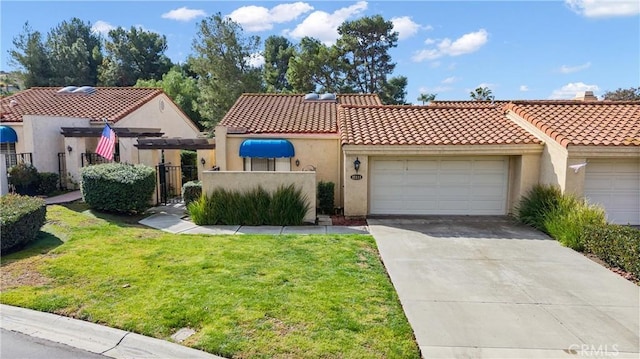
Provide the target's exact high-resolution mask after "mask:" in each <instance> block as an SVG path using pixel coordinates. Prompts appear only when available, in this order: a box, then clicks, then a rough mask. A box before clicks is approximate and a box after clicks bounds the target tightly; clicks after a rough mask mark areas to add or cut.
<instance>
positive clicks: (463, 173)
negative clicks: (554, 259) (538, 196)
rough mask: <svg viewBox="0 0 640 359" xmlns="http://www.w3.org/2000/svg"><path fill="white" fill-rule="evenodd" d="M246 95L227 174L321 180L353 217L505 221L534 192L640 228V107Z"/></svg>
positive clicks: (225, 154) (228, 147) (587, 101)
mask: <svg viewBox="0 0 640 359" xmlns="http://www.w3.org/2000/svg"><path fill="white" fill-rule="evenodd" d="M593 98H594V97H593V96H589V94H587V96H584V97H583V98H582V99H576V100H567V101H500V102H495V103H490V102H489V103H487V102H471V101H435V102H434V103H432V104H430V105H429V106H384V105H382V104H381V102H380V100H379V98H378V97H377V96H376V95H358V94H348V95H337V96H336V95H332V94H321V95H318V94H306V95H294V94H244V95H242V96H241V97H240V98H239V99H238V100H237V102H236V103H235V105H234V106H233V107H232V108H231V109H230V110H229V112H228V113H227V114H226V116H225V117H224V118H223V120H222V121H221V122H220V124H219V125H218V126H217V127H216V129H215V137H216V138H215V141H216V164H217V166H218V167H219V168H220V170H221V171H261V172H262V171H307V170H312V171H315V173H316V175H317V177H316V179H317V181H331V182H334V183H335V184H336V187H335V188H336V190H335V200H336V204H337V205H338V206H339V207H341V208H342V209H343V211H344V214H345V215H347V216H369V215H392V214H402V215H505V214H509V213H512V212H513V211H514V209H515V206H516V205H517V203H518V201H519V199H520V198H521V197H522V196H523V195H524V194H526V193H527V191H528V190H529V189H530V188H531V187H532V186H533V185H535V184H538V183H542V184H553V185H557V186H559V187H560V188H561V189H562V190H563V191H565V192H569V193H574V194H576V195H580V196H585V197H586V198H587V199H588V200H590V201H591V202H594V203H599V204H601V205H602V206H603V207H604V208H605V210H606V211H607V215H608V218H609V220H610V221H611V222H615V223H623V224H627V223H630V224H636V225H637V224H640V102H608V101H592V100H593Z"/></svg>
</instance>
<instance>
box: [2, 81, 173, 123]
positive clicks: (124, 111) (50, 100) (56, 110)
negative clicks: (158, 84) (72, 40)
mask: <svg viewBox="0 0 640 359" xmlns="http://www.w3.org/2000/svg"><path fill="white" fill-rule="evenodd" d="M60 89H61V87H32V88H30V89H28V90H25V91H22V92H19V93H17V94H14V95H11V96H8V97H5V98H3V99H2V100H1V101H2V102H1V103H0V105H1V112H0V119H1V120H2V122H22V116H23V115H42V116H59V117H80V118H90V119H92V120H102V119H105V118H106V119H107V120H109V121H112V122H117V121H118V120H120V119H121V118H123V117H125V116H126V115H128V114H129V113H131V112H133V111H135V110H136V109H138V108H139V107H140V106H142V105H143V104H145V103H147V102H148V101H149V100H151V99H152V98H154V97H156V96H158V95H160V94H161V93H162V90H160V89H154V88H135V87H96V88H95V89H96V90H97V91H96V92H95V93H93V94H90V95H85V94H59V93H57V91H58V90H60Z"/></svg>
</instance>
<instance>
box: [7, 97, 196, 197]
mask: <svg viewBox="0 0 640 359" xmlns="http://www.w3.org/2000/svg"><path fill="white" fill-rule="evenodd" d="M3 125H5V126H9V127H11V128H13V129H14V130H15V131H16V134H17V136H18V142H16V153H31V154H32V162H33V165H34V166H35V167H36V168H37V169H38V171H39V172H54V173H58V172H59V170H60V167H59V162H58V161H59V160H58V154H64V161H65V165H66V173H65V175H66V177H67V186H68V187H69V188H77V187H78V184H79V180H80V169H81V168H82V166H83V162H82V154H84V153H93V152H95V149H96V147H97V144H98V141H99V138H98V137H65V136H63V135H62V134H61V128H62V127H78V128H88V127H93V128H98V129H102V128H103V127H104V122H103V121H99V120H97V121H96V120H90V119H88V118H77V117H56V116H41V115H23V116H22V122H7V123H3ZM110 125H111V127H112V128H116V129H117V128H128V129H130V130H135V129H144V130H145V131H155V132H162V133H164V136H165V137H170V138H197V137H198V136H199V135H200V131H199V129H198V128H197V126H196V125H195V124H194V123H193V122H192V121H191V120H190V119H189V118H188V117H187V116H186V115H185V114H184V112H182V111H181V110H180V109H179V108H178V107H177V106H176V105H175V103H174V102H173V101H172V100H171V99H170V98H169V97H168V96H167V95H166V94H164V93H161V94H159V95H157V96H155V97H153V98H152V99H150V100H149V101H147V102H146V103H144V104H143V105H141V106H139V107H137V108H135V109H134V110H133V111H132V112H130V113H129V114H127V115H126V116H125V117H123V118H121V119H120V120H118V121H116V122H115V123H110ZM117 142H118V148H119V154H120V162H122V163H132V164H138V163H141V164H145V165H148V166H152V167H155V166H156V165H157V164H158V163H159V162H160V160H161V150H148V149H142V150H140V149H138V148H137V147H136V146H135V145H136V144H137V138H136V137H118V138H117ZM164 157H165V162H167V163H173V164H180V150H165V152H164Z"/></svg>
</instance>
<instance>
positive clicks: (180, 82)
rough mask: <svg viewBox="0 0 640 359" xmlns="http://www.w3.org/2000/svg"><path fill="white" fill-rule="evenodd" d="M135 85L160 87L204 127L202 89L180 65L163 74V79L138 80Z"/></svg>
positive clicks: (192, 118)
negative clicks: (199, 101) (200, 107)
mask: <svg viewBox="0 0 640 359" xmlns="http://www.w3.org/2000/svg"><path fill="white" fill-rule="evenodd" d="M135 87H158V88H162V90H163V91H164V92H165V93H166V94H167V96H169V97H170V98H171V99H172V100H173V101H174V102H175V103H176V104H177V105H178V106H179V107H180V109H182V111H184V113H185V114H186V115H187V116H189V118H191V120H193V121H194V122H195V123H197V124H198V125H199V126H200V129H203V128H204V123H203V122H202V116H201V115H200V112H199V111H198V98H199V95H200V91H199V89H198V83H197V81H196V79H195V78H193V77H190V76H189V75H188V74H187V73H186V72H185V71H183V70H182V68H181V67H180V66H174V67H172V68H171V70H169V72H167V73H166V74H164V75H162V80H138V82H136V85H135Z"/></svg>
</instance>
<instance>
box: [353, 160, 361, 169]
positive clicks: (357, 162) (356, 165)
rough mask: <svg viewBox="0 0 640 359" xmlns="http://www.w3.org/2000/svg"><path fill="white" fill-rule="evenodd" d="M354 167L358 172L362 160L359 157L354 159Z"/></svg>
mask: <svg viewBox="0 0 640 359" xmlns="http://www.w3.org/2000/svg"><path fill="white" fill-rule="evenodd" d="M353 168H354V169H355V170H356V173H358V170H359V169H360V160H359V159H358V157H356V160H355V161H353Z"/></svg>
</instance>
